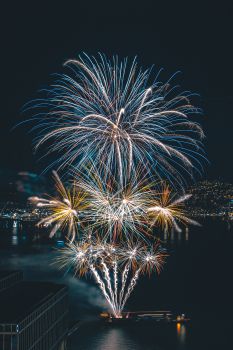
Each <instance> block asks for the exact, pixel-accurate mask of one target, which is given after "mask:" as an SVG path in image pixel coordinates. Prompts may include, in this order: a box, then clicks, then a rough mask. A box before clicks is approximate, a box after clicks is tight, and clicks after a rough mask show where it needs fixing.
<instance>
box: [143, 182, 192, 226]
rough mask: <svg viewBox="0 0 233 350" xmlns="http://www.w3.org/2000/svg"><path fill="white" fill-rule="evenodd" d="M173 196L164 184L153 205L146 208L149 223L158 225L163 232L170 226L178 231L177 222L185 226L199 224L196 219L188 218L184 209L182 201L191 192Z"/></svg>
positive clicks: (186, 198)
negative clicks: (177, 196) (176, 197)
mask: <svg viewBox="0 0 233 350" xmlns="http://www.w3.org/2000/svg"><path fill="white" fill-rule="evenodd" d="M174 196H175V195H174V194H172V192H171V190H170V188H169V186H167V185H164V186H163V189H162V192H161V194H160V195H159V196H158V199H157V200H156V201H155V203H154V205H153V206H151V207H149V208H148V209H147V213H148V216H149V219H150V220H151V225H156V226H159V227H161V228H162V229H163V230H164V231H165V232H167V231H168V230H169V229H170V228H172V227H174V228H175V230H176V231H178V232H180V231H181V229H180V227H179V225H178V223H180V224H183V225H186V226H187V225H188V224H193V225H199V224H198V223H197V222H196V221H194V220H191V219H189V218H188V217H187V216H186V214H185V211H184V202H185V201H186V200H188V199H189V198H190V197H191V194H186V195H183V196H181V197H179V198H178V199H174Z"/></svg>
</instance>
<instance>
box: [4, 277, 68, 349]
mask: <svg viewBox="0 0 233 350" xmlns="http://www.w3.org/2000/svg"><path fill="white" fill-rule="evenodd" d="M67 332H68V294H67V287H65V286H63V285H58V284H54V283H47V282H26V281H23V275H22V273H21V272H17V271H16V272H6V271H0V349H1V350H64V349H66V345H65V344H66V336H67Z"/></svg>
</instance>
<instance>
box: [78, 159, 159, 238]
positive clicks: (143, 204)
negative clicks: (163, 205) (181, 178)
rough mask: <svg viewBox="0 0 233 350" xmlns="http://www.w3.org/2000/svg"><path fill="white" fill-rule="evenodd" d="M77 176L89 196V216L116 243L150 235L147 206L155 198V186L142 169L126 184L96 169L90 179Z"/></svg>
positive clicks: (88, 174)
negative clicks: (124, 239)
mask: <svg viewBox="0 0 233 350" xmlns="http://www.w3.org/2000/svg"><path fill="white" fill-rule="evenodd" d="M75 176H76V178H77V183H78V186H79V187H80V188H82V189H83V191H84V192H85V193H87V194H88V196H89V201H90V206H89V211H88V212H86V215H87V216H88V221H89V222H92V223H93V224H92V227H94V228H95V229H98V228H99V227H101V229H105V232H106V235H109V236H111V237H112V239H113V241H114V240H115V239H116V238H119V237H122V235H123V236H130V235H138V236H142V237H144V236H145V235H148V233H149V232H148V223H147V207H148V206H149V204H150V203H151V202H152V199H153V198H154V191H153V186H154V183H153V182H150V181H149V180H148V178H147V173H146V174H144V175H143V174H142V172H141V169H140V168H138V170H137V172H135V174H134V176H131V177H130V179H129V180H128V181H127V182H126V183H125V184H122V183H121V182H120V181H117V180H116V179H115V178H114V177H113V175H112V174H109V172H108V171H107V170H106V171H105V172H102V171H98V169H96V167H94V166H92V168H91V170H90V171H88V172H87V176H85V175H84V174H82V175H80V174H77V173H75Z"/></svg>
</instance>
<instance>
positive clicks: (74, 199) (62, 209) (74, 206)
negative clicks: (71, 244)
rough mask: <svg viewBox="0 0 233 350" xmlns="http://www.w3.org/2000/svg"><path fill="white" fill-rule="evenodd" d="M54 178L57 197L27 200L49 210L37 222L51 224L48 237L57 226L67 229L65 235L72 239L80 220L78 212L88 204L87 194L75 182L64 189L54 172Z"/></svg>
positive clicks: (54, 231)
mask: <svg viewBox="0 0 233 350" xmlns="http://www.w3.org/2000/svg"><path fill="white" fill-rule="evenodd" d="M54 178H55V182H56V190H57V194H58V196H57V197H54V198H49V199H46V198H38V197H30V198H29V200H30V201H31V202H32V203H35V204H36V206H37V207H38V208H46V209H48V211H49V214H48V216H46V217H45V218H43V219H41V220H40V221H39V222H38V226H41V225H45V226H49V225H52V226H53V228H52V230H51V232H50V237H53V236H54V234H55V233H56V231H57V230H58V229H59V228H61V229H67V237H68V238H69V239H71V241H73V240H74V239H75V236H76V233H77V225H78V223H80V222H81V216H80V214H81V213H82V212H83V211H84V210H85V209H87V208H88V206H89V204H88V201H87V196H86V194H85V193H84V192H83V190H81V189H80V188H78V187H77V186H76V184H73V186H72V188H71V189H66V188H65V187H64V185H63V183H62V181H61V179H60V178H59V176H58V174H57V173H56V172H54Z"/></svg>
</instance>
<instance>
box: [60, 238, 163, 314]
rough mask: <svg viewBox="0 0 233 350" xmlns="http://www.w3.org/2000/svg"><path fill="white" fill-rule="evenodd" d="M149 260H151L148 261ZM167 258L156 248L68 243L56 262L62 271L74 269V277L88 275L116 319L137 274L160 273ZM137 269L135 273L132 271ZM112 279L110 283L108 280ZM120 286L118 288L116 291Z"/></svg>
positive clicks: (103, 243)
mask: <svg viewBox="0 0 233 350" xmlns="http://www.w3.org/2000/svg"><path fill="white" fill-rule="evenodd" d="M132 247H134V251H135V254H134V257H133V260H134V262H132V258H131V256H130V255H129V249H132ZM148 256H150V257H151V259H149V260H148ZM165 257H166V254H165V251H164V250H163V249H162V248H161V247H160V245H159V244H156V245H148V246H147V245H145V244H144V245H142V244H140V245H138V243H136V244H135V245H134V243H133V242H131V243H130V247H128V244H127V242H124V243H123V244H121V245H115V246H113V245H109V244H108V243H105V242H101V243H100V241H96V242H91V243H90V242H82V241H81V242H79V243H77V242H76V243H69V244H67V247H66V248H64V249H63V254H62V255H60V256H59V257H58V258H57V262H58V263H59V265H60V267H61V268H64V267H66V266H69V268H70V266H71V265H73V267H74V270H75V273H77V274H81V275H82V274H83V273H84V271H83V267H84V265H85V273H88V272H90V273H91V274H92V275H93V276H94V278H95V279H96V281H97V283H98V285H99V286H100V289H101V291H102V293H103V295H104V297H105V298H106V300H107V302H108V303H109V305H110V307H111V309H112V312H113V314H114V316H115V317H121V312H122V310H123V308H124V305H125V303H126V301H127V299H128V298H129V296H130V294H131V293H132V291H133V289H134V287H135V285H136V283H137V280H138V278H139V275H140V274H145V273H150V272H153V271H157V272H158V273H159V272H160V270H161V267H162V266H163V264H164V259H165ZM135 266H136V269H135ZM111 276H113V279H112V278H111ZM119 282H120V283H121V288H120V289H119V288H118V284H119Z"/></svg>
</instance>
